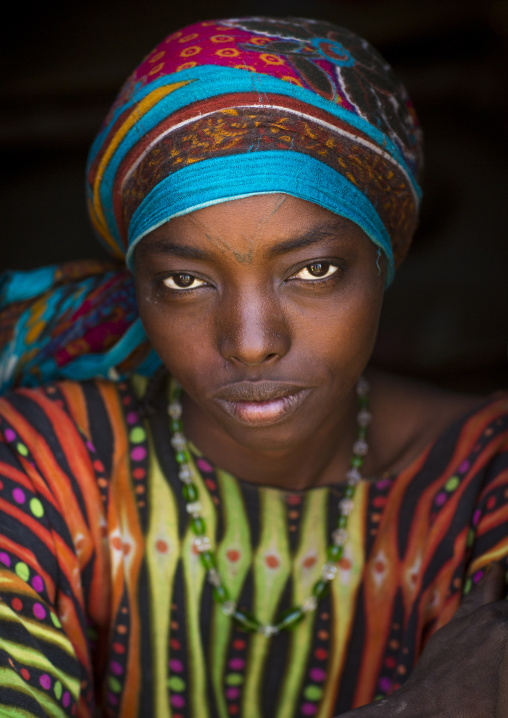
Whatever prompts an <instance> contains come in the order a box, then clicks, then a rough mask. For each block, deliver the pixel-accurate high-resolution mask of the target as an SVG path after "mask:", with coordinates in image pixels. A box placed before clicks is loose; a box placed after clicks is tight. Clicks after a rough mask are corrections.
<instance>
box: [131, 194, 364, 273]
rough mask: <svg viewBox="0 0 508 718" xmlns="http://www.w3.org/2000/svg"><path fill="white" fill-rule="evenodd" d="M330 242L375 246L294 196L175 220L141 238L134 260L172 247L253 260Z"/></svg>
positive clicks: (262, 198) (252, 200) (242, 202)
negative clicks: (292, 247) (287, 248)
mask: <svg viewBox="0 0 508 718" xmlns="http://www.w3.org/2000/svg"><path fill="white" fill-rule="evenodd" d="M332 238H333V239H334V240H335V241H339V242H340V243H341V244H343V245H349V244H353V243H354V244H358V243H360V244H365V245H368V246H369V248H370V247H372V243H371V241H370V240H369V239H368V238H367V236H366V235H365V233H364V232H363V230H362V229H361V228H360V227H359V226H358V225H356V224H354V223H353V222H351V221H350V220H348V219H346V218H345V217H341V216H339V215H337V214H334V213H333V212H331V211H329V210H327V209H325V208H323V207H320V206H319V205H316V204H313V203H312V202H308V201H306V200H302V199H299V198H297V197H293V196H291V195H287V194H280V193H277V194H263V195H256V196H252V197H244V198H242V199H237V200H230V201H228V202H224V203H220V204H215V205H212V206H209V207H205V208H202V209H199V210H196V211H194V212H190V213H189V214H186V215H183V216H180V217H175V218H173V219H171V220H170V221H169V222H166V223H165V224H163V225H162V226H161V227H159V228H157V229H156V230H153V231H152V232H150V233H149V234H148V235H147V236H146V237H145V238H143V240H142V241H141V242H140V244H139V245H138V248H137V250H136V256H138V258H139V256H146V255H147V254H150V253H151V252H159V251H164V248H165V245H167V243H168V242H170V243H171V245H172V246H173V245H175V244H176V245H186V246H194V247H199V248H201V249H202V250H206V251H207V252H212V253H213V252H214V250H217V251H219V252H221V253H231V254H232V255H234V256H239V255H242V256H243V257H250V258H251V259H252V257H253V256H254V254H259V255H261V254H265V253H273V252H276V251H277V248H279V247H284V246H285V245H288V246H290V245H291V242H294V243H295V244H296V245H298V246H300V247H301V246H305V245H306V244H307V245H309V244H314V243H319V242H326V241H327V240H330V239H332Z"/></svg>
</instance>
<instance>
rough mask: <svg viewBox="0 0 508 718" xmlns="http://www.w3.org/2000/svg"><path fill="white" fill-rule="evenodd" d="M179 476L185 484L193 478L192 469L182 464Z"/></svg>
mask: <svg viewBox="0 0 508 718" xmlns="http://www.w3.org/2000/svg"><path fill="white" fill-rule="evenodd" d="M178 478H179V479H180V481H183V483H184V484H188V483H189V482H190V481H191V480H192V471H191V470H190V469H189V467H188V466H182V467H180V471H179V472H178Z"/></svg>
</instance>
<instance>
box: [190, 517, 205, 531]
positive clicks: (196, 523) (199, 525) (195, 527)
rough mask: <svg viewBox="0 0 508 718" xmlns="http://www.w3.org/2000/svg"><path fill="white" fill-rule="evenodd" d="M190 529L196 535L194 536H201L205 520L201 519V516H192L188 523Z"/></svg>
mask: <svg viewBox="0 0 508 718" xmlns="http://www.w3.org/2000/svg"><path fill="white" fill-rule="evenodd" d="M190 525H191V529H192V531H193V532H194V533H195V534H196V536H203V534H204V533H205V532H206V523H205V520H204V519H202V518H201V516H194V518H192V519H191V521H190Z"/></svg>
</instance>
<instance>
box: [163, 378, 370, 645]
mask: <svg viewBox="0 0 508 718" xmlns="http://www.w3.org/2000/svg"><path fill="white" fill-rule="evenodd" d="M356 392H357V395H358V414H357V417H356V420H357V427H358V430H357V438H356V441H355V442H354V444H353V455H352V457H351V461H350V465H349V469H348V471H347V472H346V486H345V488H344V496H343V497H342V498H341V500H340V501H339V516H338V518H337V524H336V527H335V529H334V530H333V531H332V536H331V542H330V543H329V545H328V547H327V550H326V555H327V561H326V563H325V564H324V565H323V567H322V569H321V576H320V578H319V579H318V580H317V581H316V582H315V583H314V586H313V587H312V592H311V595H310V596H309V597H308V598H307V599H306V600H305V601H304V602H303V603H302V605H301V606H294V607H293V608H290V609H289V610H287V611H284V612H283V613H281V614H280V615H279V616H278V617H277V618H276V620H275V622H274V623H273V624H263V623H261V622H260V621H259V620H258V619H257V618H256V617H255V616H254V615H253V614H252V613H249V612H248V611H244V610H243V609H241V608H238V606H237V605H236V603H235V602H234V601H233V600H231V598H230V596H229V592H228V590H227V588H226V587H225V586H224V583H223V581H222V578H221V576H220V574H219V572H218V570H217V558H216V556H215V552H214V551H213V550H212V544H211V541H210V539H209V537H208V536H207V535H206V523H205V520H204V518H203V516H202V514H201V511H202V508H201V503H200V501H199V491H198V487H197V486H196V484H195V483H194V482H193V480H192V469H191V454H190V450H189V446H188V444H187V440H186V438H185V436H184V433H183V424H182V405H181V401H180V400H181V395H182V389H181V387H180V386H179V385H178V384H177V383H176V382H172V387H171V400H170V403H169V405H168V414H169V416H170V424H171V431H172V434H173V435H172V437H171V444H172V446H173V448H174V450H175V457H176V461H177V464H178V478H179V479H180V481H181V483H182V494H183V498H184V500H185V507H186V510H187V513H188V514H189V516H190V528H191V530H192V532H193V534H194V536H195V539H194V547H195V549H196V551H197V552H198V553H199V558H200V561H201V564H202V565H203V567H204V568H205V570H206V572H207V577H208V581H209V582H210V583H211V585H212V587H213V589H212V591H213V598H214V600H215V602H216V603H218V604H219V605H220V607H221V609H222V612H223V613H225V614H226V615H227V616H230V617H231V619H232V620H233V621H234V623H236V624H237V625H238V626H239V627H240V628H242V629H243V630H244V631H249V632H256V633H261V634H263V635H265V636H273V635H275V634H277V633H279V632H280V631H284V630H288V629H291V628H294V627H295V626H296V625H297V624H298V623H299V622H300V621H301V620H302V619H303V618H304V617H305V614H307V613H310V612H312V611H314V610H315V609H316V607H317V605H318V603H319V601H320V600H321V599H322V598H324V597H325V596H326V594H327V593H328V591H329V590H330V583H331V581H333V579H334V578H335V576H336V575H337V573H338V566H337V564H338V562H339V561H340V560H341V558H342V556H343V554H344V546H345V544H346V541H347V539H348V531H347V527H348V521H349V516H350V515H351V512H352V510H353V506H354V495H355V491H356V486H357V484H358V482H359V481H360V479H361V474H360V469H361V467H362V465H363V461H364V458H365V455H366V454H367V451H368V444H367V428H368V426H369V424H370V422H371V419H372V415H371V413H370V412H369V399H368V392H369V384H368V382H367V381H366V379H364V377H360V379H359V380H358V383H357V386H356Z"/></svg>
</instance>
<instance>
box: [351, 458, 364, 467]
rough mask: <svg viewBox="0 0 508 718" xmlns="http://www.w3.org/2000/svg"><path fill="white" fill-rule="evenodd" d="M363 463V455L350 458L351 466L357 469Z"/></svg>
mask: <svg viewBox="0 0 508 718" xmlns="http://www.w3.org/2000/svg"><path fill="white" fill-rule="evenodd" d="M362 464H363V456H353V458H352V459H351V466H352V467H353V468H355V469H359V468H360V466H361V465H362Z"/></svg>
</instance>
